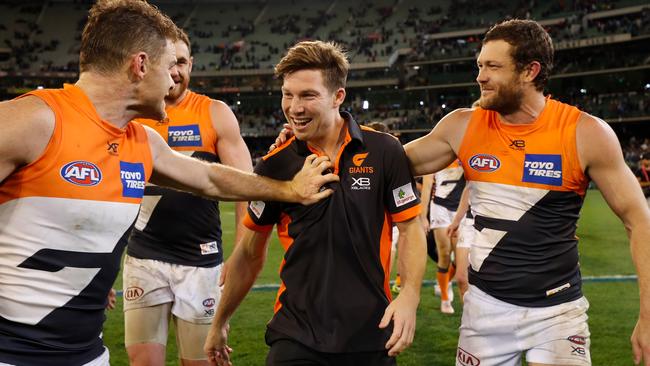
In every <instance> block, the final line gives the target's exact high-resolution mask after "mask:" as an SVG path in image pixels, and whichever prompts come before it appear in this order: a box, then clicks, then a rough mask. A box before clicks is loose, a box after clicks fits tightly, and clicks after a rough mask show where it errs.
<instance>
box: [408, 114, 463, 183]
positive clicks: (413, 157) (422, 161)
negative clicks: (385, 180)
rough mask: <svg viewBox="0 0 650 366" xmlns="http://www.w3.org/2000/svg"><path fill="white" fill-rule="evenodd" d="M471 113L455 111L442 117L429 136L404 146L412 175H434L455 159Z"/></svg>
mask: <svg viewBox="0 0 650 366" xmlns="http://www.w3.org/2000/svg"><path fill="white" fill-rule="evenodd" d="M471 113H472V112H471V110H470V109H457V110H455V111H453V112H451V113H449V114H448V115H446V116H445V117H443V118H442V119H441V120H440V122H438V124H437V125H436V126H435V127H434V128H433V130H431V132H429V134H427V135H426V136H423V137H420V138H419V139H417V140H415V141H411V142H409V143H408V144H406V145H404V150H406V156H408V158H409V163H410V164H411V171H412V172H413V175H415V176H420V175H426V174H432V173H435V172H437V171H439V170H441V169H444V168H445V167H446V166H448V165H449V164H451V163H452V162H453V161H454V159H456V155H457V154H458V150H459V149H460V144H461V142H462V139H463V136H464V135H465V130H466V128H467V124H468V122H469V119H470V116H471Z"/></svg>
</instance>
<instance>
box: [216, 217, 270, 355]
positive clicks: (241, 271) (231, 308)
mask: <svg viewBox="0 0 650 366" xmlns="http://www.w3.org/2000/svg"><path fill="white" fill-rule="evenodd" d="M270 233H271V232H270V231H269V232H266V233H259V232H256V231H252V230H249V229H246V228H244V235H243V237H242V240H241V242H240V243H239V244H238V245H237V246H236V247H235V250H234V251H233V253H232V254H231V255H230V258H229V259H228V266H229V267H230V270H229V271H228V272H227V273H226V281H225V282H226V284H225V286H224V288H223V291H222V292H221V299H220V300H219V306H218V308H217V312H216V314H215V316H214V319H213V320H212V326H211V327H210V332H209V333H208V337H207V338H206V341H205V346H204V350H205V352H206V354H207V355H208V358H209V359H210V360H213V361H214V360H215V358H221V359H226V360H228V355H229V353H230V351H229V347H228V346H227V344H226V343H227V339H228V321H229V320H230V317H232V315H233V313H234V312H235V310H237V307H238V306H239V304H241V302H242V300H243V299H244V297H246V294H248V292H249V291H250V289H251V287H253V283H255V280H256V279H257V276H258V274H259V273H260V271H261V270H262V267H263V266H264V262H265V261H266V248H267V246H268V239H269V236H270Z"/></svg>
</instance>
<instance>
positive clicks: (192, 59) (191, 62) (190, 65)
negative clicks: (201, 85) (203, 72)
mask: <svg viewBox="0 0 650 366" xmlns="http://www.w3.org/2000/svg"><path fill="white" fill-rule="evenodd" d="M189 63H190V64H189V65H188V66H189V74H191V73H192V65H194V56H190V60H189Z"/></svg>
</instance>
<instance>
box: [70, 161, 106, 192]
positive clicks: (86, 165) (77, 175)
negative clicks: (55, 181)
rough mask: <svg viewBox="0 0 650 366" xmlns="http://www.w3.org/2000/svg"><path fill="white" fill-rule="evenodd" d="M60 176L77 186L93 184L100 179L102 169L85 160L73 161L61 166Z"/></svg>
mask: <svg viewBox="0 0 650 366" xmlns="http://www.w3.org/2000/svg"><path fill="white" fill-rule="evenodd" d="M61 178H63V179H65V180H66V181H68V182H70V183H72V184H76V185H78V186H94V185H97V184H99V182H101V181H102V171H101V170H99V168H98V167H97V165H95V164H93V163H90V162H87V161H81V160H79V161H73V162H71V163H68V164H66V165H64V166H63V167H62V168H61Z"/></svg>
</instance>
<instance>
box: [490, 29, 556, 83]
mask: <svg viewBox="0 0 650 366" xmlns="http://www.w3.org/2000/svg"><path fill="white" fill-rule="evenodd" d="M496 40H503V41H506V42H508V44H510V45H511V46H512V53H511V55H510V56H512V58H513V60H514V61H515V65H516V69H517V71H518V72H521V71H523V70H524V69H525V68H526V67H527V66H528V65H529V64H530V63H531V62H533V61H537V62H539V64H540V65H541V69H540V71H539V74H538V75H537V77H536V78H535V80H534V83H535V88H536V89H537V90H539V91H543V90H544V87H545V86H546V83H547V82H548V78H549V75H550V73H551V70H553V52H554V51H553V41H552V40H551V36H549V34H548V32H546V30H544V28H542V26H541V25H540V24H539V23H537V22H536V21H533V20H523V19H511V20H506V21H503V22H501V23H498V24H495V25H493V26H492V28H490V30H488V31H487V33H486V34H485V37H484V38H483V44H486V43H487V42H490V41H496Z"/></svg>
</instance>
